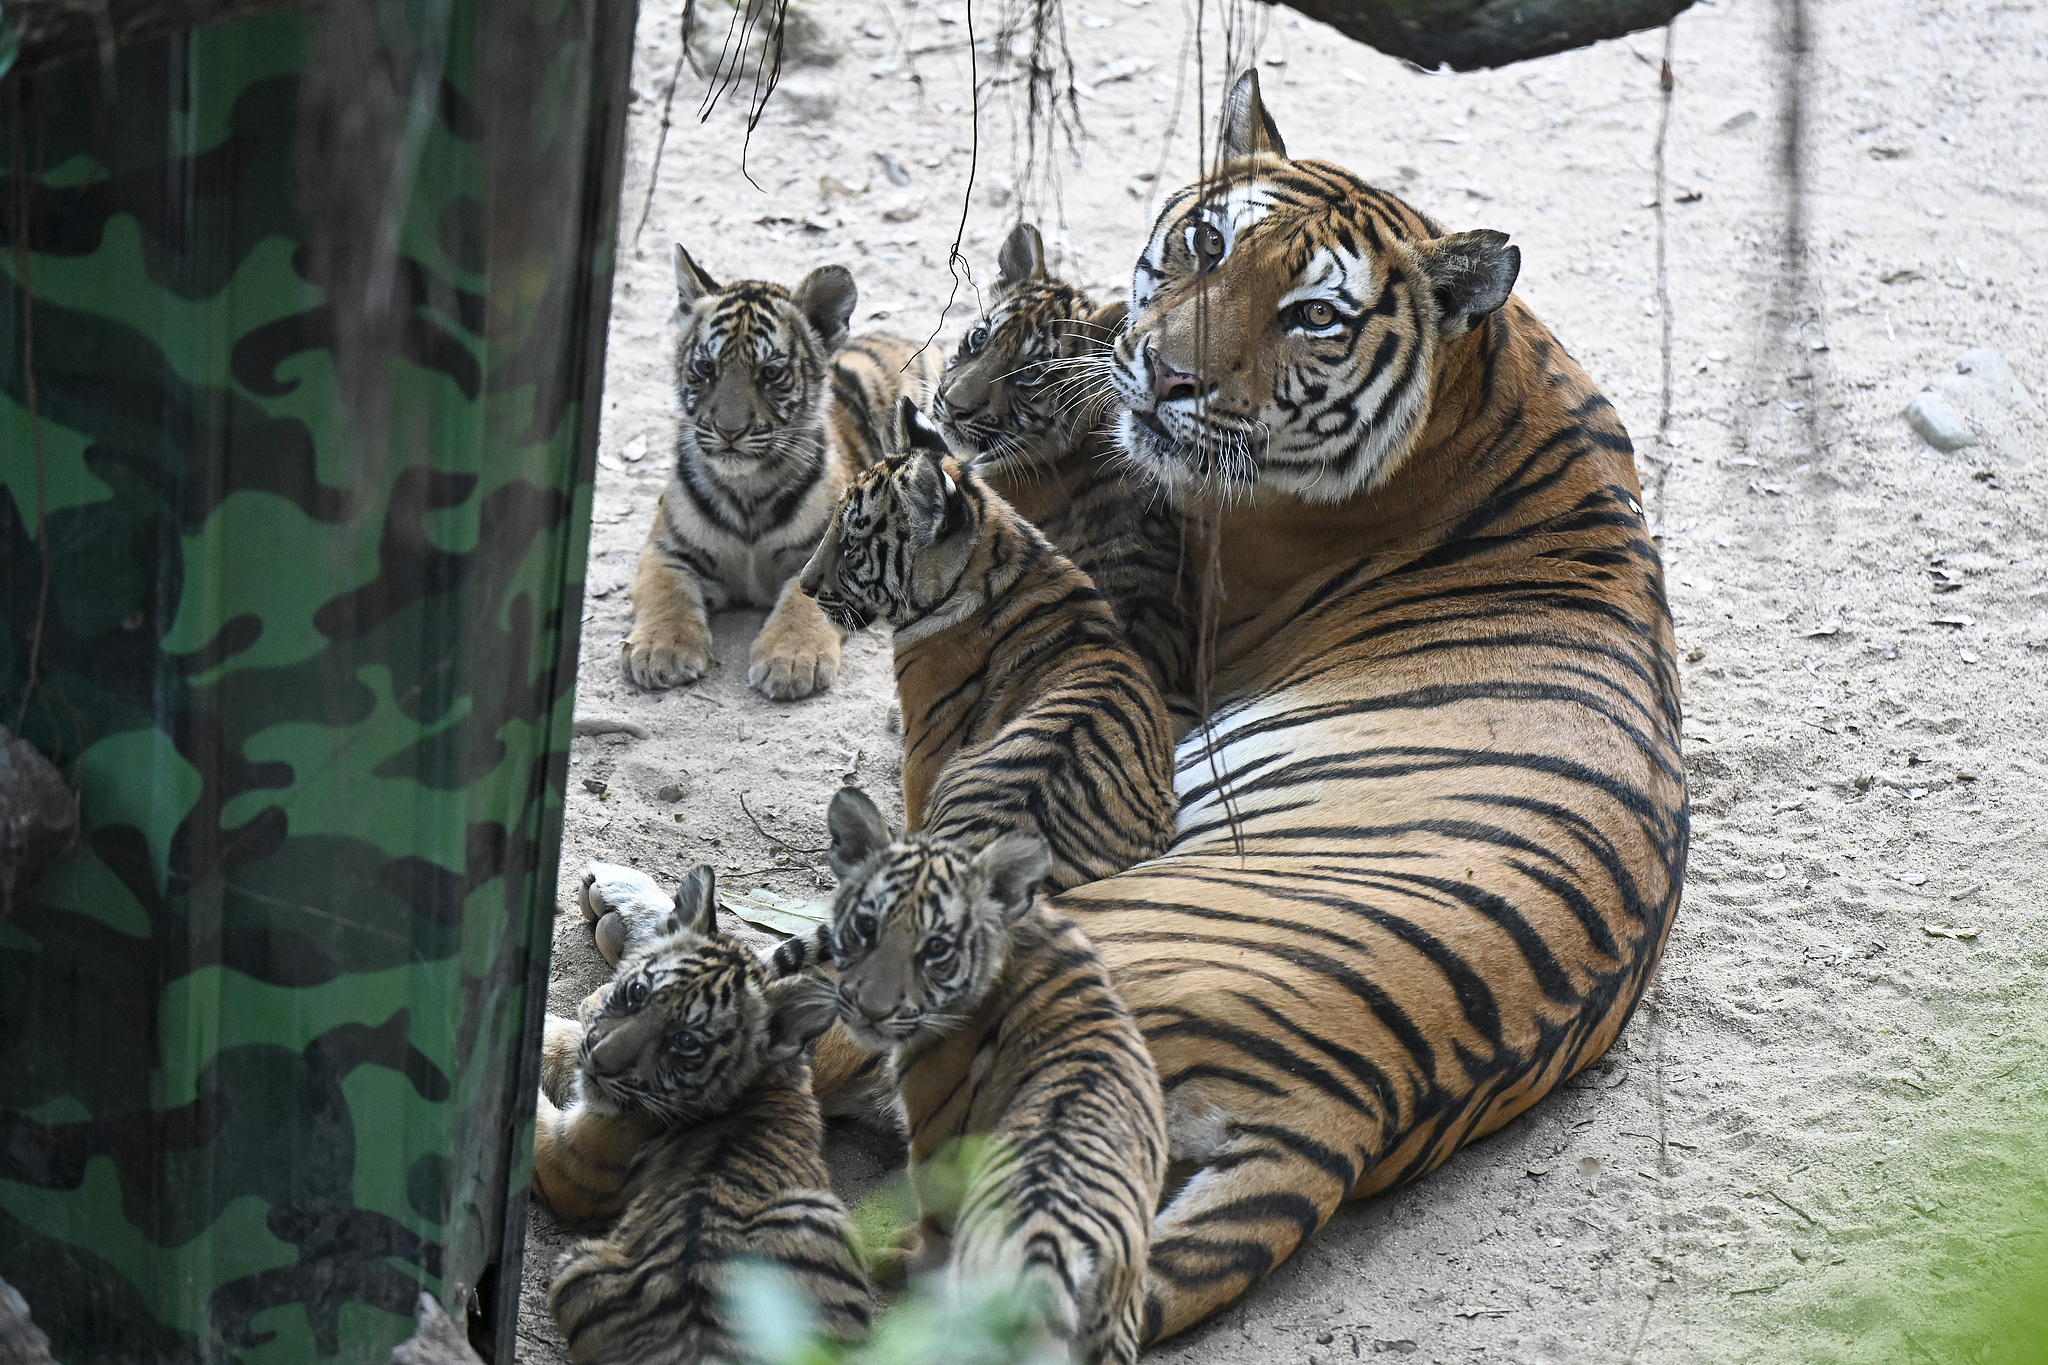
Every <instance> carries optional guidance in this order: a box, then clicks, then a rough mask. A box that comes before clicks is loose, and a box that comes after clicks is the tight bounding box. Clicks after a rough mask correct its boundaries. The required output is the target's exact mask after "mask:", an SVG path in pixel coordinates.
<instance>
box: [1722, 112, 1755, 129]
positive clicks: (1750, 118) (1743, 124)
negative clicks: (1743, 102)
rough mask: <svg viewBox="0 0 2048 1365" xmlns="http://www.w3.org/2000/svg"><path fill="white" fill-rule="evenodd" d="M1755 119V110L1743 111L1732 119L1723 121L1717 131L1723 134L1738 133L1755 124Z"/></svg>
mask: <svg viewBox="0 0 2048 1365" xmlns="http://www.w3.org/2000/svg"><path fill="white" fill-rule="evenodd" d="M1756 118H1757V114H1756V110H1754V109H1745V110H1743V111H1742V112H1741V113H1739V114H1737V115H1736V116H1735V117H1734V118H1731V119H1726V120H1724V121H1723V122H1722V124H1721V127H1720V129H1719V130H1718V131H1720V132H1723V133H1733V132H1739V131H1740V130H1742V129H1744V128H1747V127H1749V125H1750V124H1752V123H1755V122H1756Z"/></svg>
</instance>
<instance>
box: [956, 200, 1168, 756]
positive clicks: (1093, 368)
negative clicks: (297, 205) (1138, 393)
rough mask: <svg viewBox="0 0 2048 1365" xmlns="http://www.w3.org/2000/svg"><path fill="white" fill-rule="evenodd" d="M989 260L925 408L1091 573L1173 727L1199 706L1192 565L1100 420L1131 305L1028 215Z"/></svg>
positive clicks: (992, 481) (1159, 500)
mask: <svg viewBox="0 0 2048 1365" xmlns="http://www.w3.org/2000/svg"><path fill="white" fill-rule="evenodd" d="M996 266H997V275H996V282H995V288H994V289H993V290H992V291H991V301H990V306H989V310H988V312H987V313H986V314H984V315H983V316H982V317H981V318H979V319H977V320H976V322H975V324H974V325H973V326H972V327H970V328H968V329H967V333H966V335H965V336H964V337H962V338H961V341H960V349H959V350H958V351H957V352H956V353H955V354H954V356H953V358H952V359H951V360H949V361H947V362H946V372H945V375H944V376H943V377H942V378H941V379H940V380H939V388H938V393H937V395H936V397H935V398H934V399H933V402H932V416H933V417H934V418H935V419H936V420H937V422H938V424H939V429H940V430H941V431H942V432H943V433H944V434H945V437H946V444H947V445H948V446H950V447H951V448H952V450H953V453H954V454H955V455H957V456H959V457H960V460H961V462H962V463H963V464H966V465H967V466H968V467H969V468H971V469H973V470H974V472H975V473H977V474H979V475H981V477H982V478H983V479H985V480H987V481H988V485H989V487H991V488H993V489H994V490H995V491H996V492H997V493H999V494H1001V495H1002V497H1003V499H1004V500H1005V501H1007V502H1008V503H1009V504H1010V505H1011V506H1012V507H1014V508H1016V509H1017V511H1018V513H1019V514H1021V515H1022V516H1023V517H1024V519H1025V520H1026V521H1029V522H1030V523H1032V524H1033V525H1034V526H1036V527H1037V528H1038V529H1039V530H1040V531H1043V532H1044V533H1045V538H1046V539H1047V540H1049V541H1051V542H1052V543H1053V546H1054V548H1056V549H1058V550H1059V552H1060V553H1061V554H1063V555H1065V556H1067V558H1069V559H1071V560H1073V561H1074V564H1075V566H1076V567H1077V568H1079V569H1080V570H1081V571H1082V572H1084V573H1086V574H1087V575H1088V576H1089V577H1090V578H1092V579H1094V580H1095V587H1096V590H1097V591H1099V592H1100V593H1101V594H1102V596H1103V600H1104V601H1106V602H1108V603H1109V605H1110V609H1111V610H1112V611H1114V612H1115V613H1116V617H1117V621H1118V622H1119V623H1120V624H1121V625H1122V626H1123V628H1124V633H1125V634H1126V635H1128V636H1129V637H1130V641H1131V645H1132V647H1133V648H1134V649H1136V650H1137V651H1138V657H1139V658H1141V659H1143V660H1144V661H1145V666H1146V667H1147V668H1149V669H1150V670H1151V671H1152V675H1153V678H1154V680H1156V681H1157V682H1158V683H1159V688H1160V691H1161V692H1162V693H1163V694H1164V695H1165V698H1166V704H1167V708H1168V710H1169V711H1170V712H1171V713H1172V716H1173V721H1174V734H1175V736H1176V737H1178V736H1180V735H1182V734H1185V733H1186V732H1187V731H1188V730H1189V729H1190V728H1192V726H1193V725H1194V723H1195V721H1196V720H1197V718H1198V717H1197V715H1196V709H1195V703H1194V700H1193V698H1194V694H1195V648H1194V640H1195V634H1196V633H1195V630H1194V627H1193V624H1192V622H1193V619H1194V613H1195V609H1196V602H1195V584H1194V576H1193V566H1192V565H1191V564H1189V563H1188V562H1187V557H1186V555H1185V554H1184V553H1183V548H1182V547H1183V536H1182V528H1181V518H1180V515H1179V514H1178V513H1177V512H1176V511H1175V510H1174V509H1173V508H1172V507H1171V506H1170V505H1169V504H1168V503H1167V502H1166V500H1165V499H1164V498H1163V497H1161V496H1160V495H1159V492H1158V489H1157V488H1156V486H1154V485H1153V484H1151V483H1150V482H1149V481H1147V480H1145V479H1142V478H1132V477H1130V476H1129V475H1127V474H1126V473H1125V472H1124V466H1123V463H1122V461H1121V460H1120V459H1119V458H1118V451H1117V448H1116V443H1115V439H1114V437H1112V436H1111V435H1110V434H1109V433H1108V432H1107V430H1106V429H1105V424H1104V422H1103V420H1102V419H1103V408H1104V406H1105V404H1107V403H1108V402H1109V401H1110V396H1111V393H1112V390H1111V389H1110V388H1109V386H1108V384H1107V381H1106V380H1105V379H1104V377H1103V374H1104V369H1103V367H1104V366H1105V365H1106V364H1107V363H1108V357H1109V347H1110V343H1111V341H1112V340H1113V339H1114V337H1115V335H1116V333H1117V332H1118V331H1120V330H1121V329H1122V327H1123V323H1124V315H1125V312H1126V311H1127V306H1126V305H1125V304H1123V303H1113V304H1110V305H1109V306H1108V307H1105V308H1098V307H1096V306H1095V304H1094V303H1092V302H1091V301H1090V300H1089V298H1088V296H1087V295H1086V294H1083V293H1082V292H1081V291H1080V290H1079V289H1076V288H1075V287H1074V286H1073V285H1071V284H1068V283H1067V282H1066V281H1064V280H1062V279H1059V278H1057V277H1055V276H1054V275H1052V274H1051V273H1050V272H1048V271H1047V269H1046V264H1045V243H1044V241H1043V240H1042V239H1041V238H1040V237H1039V235H1038V229H1037V228H1035V227H1033V226H1032V225H1031V224H1029V223H1019V224H1017V226H1016V227H1014V228H1012V229H1011V230H1010V235H1009V237H1008V238H1006V239H1005V240H1004V242H1003V246H1002V250H1001V251H1000V252H999V253H998V254H997V257H996Z"/></svg>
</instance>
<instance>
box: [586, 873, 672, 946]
mask: <svg viewBox="0 0 2048 1365" xmlns="http://www.w3.org/2000/svg"><path fill="white" fill-rule="evenodd" d="M576 900H577V903H578V904H579V905H581V906H582V908H583V918H584V919H585V920H588V921H594V922H595V923H596V925H597V928H596V930H595V931H594V932H595V934H596V938H597V950H598V952H600V953H602V954H604V960H605V961H606V962H607V963H609V964H611V965H612V966H614V967H616V966H618V965H619V959H620V958H621V957H624V956H625V955H626V953H627V951H629V950H630V949H632V948H634V947H636V946H637V945H639V944H641V943H645V942H646V941H647V940H648V939H650V938H653V937H655V936H656V935H658V934H663V933H667V932H668V931H669V929H670V928H672V927H673V922H674V920H675V903H674V901H672V900H671V899H670V898H669V897H668V896H667V895H666V894H665V893H664V892H663V891H662V889H661V887H659V886H658V885H656V884H655V881H654V878H652V877H650V876H648V875H647V874H646V873H645V872H642V871H641V870H640V869H639V868H637V867H620V866H619V865H618V864H617V863H591V864H590V865H589V866H587V867H586V868H585V869H584V871H583V886H582V889H581V890H579V891H578V892H577V893H576Z"/></svg>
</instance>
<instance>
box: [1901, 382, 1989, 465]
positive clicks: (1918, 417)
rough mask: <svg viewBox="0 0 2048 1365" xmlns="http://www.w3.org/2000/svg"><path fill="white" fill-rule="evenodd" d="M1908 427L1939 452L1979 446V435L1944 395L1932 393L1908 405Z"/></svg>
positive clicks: (1920, 396)
mask: <svg viewBox="0 0 2048 1365" xmlns="http://www.w3.org/2000/svg"><path fill="white" fill-rule="evenodd" d="M1906 425H1907V426H1910V427H1911V428H1913V430H1915V431H1917V432H1919V433H1920V439H1921V440H1923V441H1925V442H1927V444H1929V445H1931V446H1933V447H1934V448H1935V449H1936V450H1961V449H1962V448H1963V447H1964V446H1973V445H1975V444H1977V433H1976V432H1974V431H1972V430H1970V424H1969V423H1968V422H1967V421H1965V420H1964V419H1963V415H1962V414H1961V413H1960V412H1957V411H1956V410H1955V409H1954V408H1953V407H1951V406H1949V402H1948V400H1947V399H1946V398H1944V397H1942V395H1940V394H1938V393H1935V392H1934V391H1932V390H1929V391H1928V392H1926V393H1923V394H1920V395H1919V396H1918V397H1916V398H1915V399H1914V400H1913V401H1912V402H1910V403H1908V404H1906Z"/></svg>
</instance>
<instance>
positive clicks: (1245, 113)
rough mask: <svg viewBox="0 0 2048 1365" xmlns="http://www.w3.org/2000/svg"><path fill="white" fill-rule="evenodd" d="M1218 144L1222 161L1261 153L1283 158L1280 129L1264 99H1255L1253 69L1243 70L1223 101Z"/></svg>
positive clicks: (1256, 77)
mask: <svg viewBox="0 0 2048 1365" xmlns="http://www.w3.org/2000/svg"><path fill="white" fill-rule="evenodd" d="M1222 143H1223V145H1222V148H1221V153H1222V159H1223V160H1224V162H1226V163H1228V162H1232V161H1242V160H1244V159H1245V158H1246V157H1248V156H1257V155H1259V154H1260V153H1262V152H1264V153H1267V154H1270V155H1272V156H1277V157H1281V158H1283V159H1284V158H1285V157H1286V156H1287V144H1286V143H1284V142H1282V141H1281V140H1280V130H1279V128H1277V127H1275V126H1274V124H1273V116H1272V115H1271V114H1269V113H1267V112H1266V102H1265V101H1264V100H1263V99H1260V98H1259V73H1258V70H1257V68H1253V69H1251V70H1248V71H1246V72H1245V73H1244V74H1243V75H1242V76H1239V77H1238V78H1237V84H1235V85H1233V86H1231V87H1230V96H1229V98H1227V99H1225V100H1224V102H1223V136H1222Z"/></svg>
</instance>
